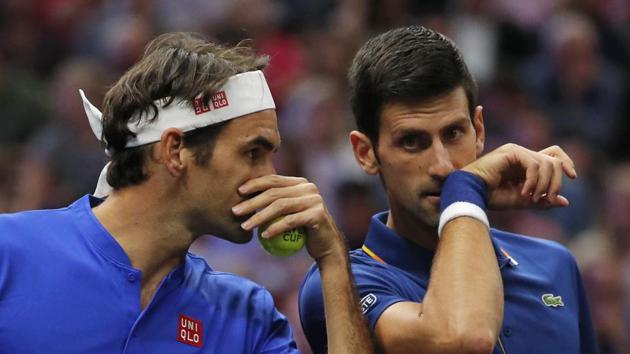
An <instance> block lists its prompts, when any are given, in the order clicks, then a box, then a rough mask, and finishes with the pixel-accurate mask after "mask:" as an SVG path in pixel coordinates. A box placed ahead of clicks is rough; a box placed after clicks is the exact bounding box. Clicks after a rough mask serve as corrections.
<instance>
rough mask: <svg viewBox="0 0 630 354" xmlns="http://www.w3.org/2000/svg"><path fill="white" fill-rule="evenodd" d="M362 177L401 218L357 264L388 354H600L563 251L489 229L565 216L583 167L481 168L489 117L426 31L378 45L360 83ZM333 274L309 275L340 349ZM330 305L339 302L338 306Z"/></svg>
mask: <svg viewBox="0 0 630 354" xmlns="http://www.w3.org/2000/svg"><path fill="white" fill-rule="evenodd" d="M349 79H350V87H351V91H350V96H351V105H352V109H353V112H354V115H355V119H356V123H357V126H358V131H353V132H352V133H351V134H350V142H351V144H352V148H353V150H354V155H355V157H356V160H357V162H358V164H359V166H360V167H361V168H362V169H363V171H365V172H366V173H368V174H370V175H378V176H379V177H380V179H381V181H382V184H383V187H384V189H385V192H386V196H387V199H388V202H389V210H388V211H386V212H383V213H380V214H376V215H375V216H374V217H373V218H372V221H371V225H370V228H369V231H368V233H367V237H366V240H365V243H364V245H363V247H362V248H361V249H358V250H354V251H352V253H351V267H352V272H353V274H354V277H355V281H356V284H357V288H358V291H359V295H360V297H361V307H362V311H363V313H364V315H365V317H366V318H367V320H368V323H369V327H370V330H371V332H372V336H373V338H374V339H375V342H376V343H377V344H378V347H379V349H381V350H382V351H383V352H384V353H405V354H411V353H424V354H429V353H440V354H445V353H495V354H499V353H503V354H505V353H510V354H515V353H517V354H518V353H522V354H526V353H530V354H531V353H536V354H544V353H550V354H551V353H554V354H557V353H563V354H577V353H594V352H595V341H594V334H593V329H592V326H591V318H590V314H589V308H588V304H587V302H586V299H585V295H584V289H583V287H582V282H581V279H580V274H579V271H578V268H577V266H576V263H575V261H574V259H573V257H572V256H571V254H570V253H569V252H568V251H567V250H566V249H565V248H564V247H562V246H561V245H559V244H557V243H554V242H550V241H545V240H542V239H536V238H531V237H527V236H523V235H516V234H512V233H508V232H504V231H500V230H496V229H491V228H490V227H489V225H490V224H489V222H488V218H487V216H486V213H485V211H486V210H487V209H488V208H493V209H506V208H517V207H518V208H549V207H564V206H567V205H568V203H569V202H568V200H567V199H566V198H564V197H563V196H562V195H561V194H560V192H561V187H562V179H563V177H564V176H565V175H566V176H568V177H570V178H575V177H577V175H576V172H575V169H574V166H573V162H572V161H571V159H570V158H569V157H568V156H567V155H566V154H565V153H564V151H562V149H561V148H559V147H557V146H553V147H549V148H547V149H545V150H543V151H540V152H536V151H531V150H528V149H526V148H524V147H521V146H517V145H514V144H508V145H505V146H502V147H500V148H498V149H497V150H495V151H492V152H490V153H488V154H487V155H485V156H483V157H481V158H479V157H480V156H481V152H482V150H483V146H484V138H485V131H484V122H483V110H482V107H481V106H478V105H477V103H476V90H477V88H476V85H475V82H474V81H473V79H472V77H471V75H470V73H469V72H468V69H467V67H466V64H465V63H464V61H463V59H462V56H461V55H460V53H459V52H458V50H457V48H456V47H455V45H454V44H453V42H451V40H449V39H448V38H446V37H445V36H443V35H441V34H439V33H437V32H435V31H432V30H430V29H427V28H424V27H421V26H410V27H405V28H398V29H394V30H390V31H388V32H386V33H383V34H381V35H378V36H376V37H374V38H372V39H370V40H368V41H367V43H365V45H364V46H363V47H362V48H361V49H360V50H359V52H358V53H357V54H356V56H355V58H354V61H353V64H352V67H351V69H350V73H349ZM322 280H323V278H322V274H321V272H320V271H319V270H318V268H317V267H316V266H314V267H312V268H311V269H310V271H309V272H308V274H307V276H306V279H305V280H304V283H303V285H302V288H301V291H300V316H301V320H302V324H303V327H304V331H305V333H306V336H307V338H308V340H309V342H310V344H311V346H312V348H313V350H314V352H315V353H324V352H325V351H326V348H329V346H328V345H330V344H332V342H329V341H328V342H327V333H326V321H325V311H324V309H325V304H324V302H323V299H325V296H323V297H322V291H321V290H320V287H321V285H322V284H323V282H322ZM324 295H325V294H324Z"/></svg>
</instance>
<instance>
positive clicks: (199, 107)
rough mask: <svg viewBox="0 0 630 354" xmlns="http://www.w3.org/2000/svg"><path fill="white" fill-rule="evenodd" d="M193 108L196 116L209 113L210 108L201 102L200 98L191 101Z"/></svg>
mask: <svg viewBox="0 0 630 354" xmlns="http://www.w3.org/2000/svg"><path fill="white" fill-rule="evenodd" d="M193 107H194V108H195V114H196V115H200V114H202V113H206V112H208V111H210V107H209V106H208V105H207V104H205V103H204V102H203V98H201V97H199V98H195V99H193Z"/></svg>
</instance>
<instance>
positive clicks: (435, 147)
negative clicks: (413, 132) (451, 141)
mask: <svg viewBox="0 0 630 354" xmlns="http://www.w3.org/2000/svg"><path fill="white" fill-rule="evenodd" d="M437 140H438V141H434V142H433V144H431V150H430V154H431V160H430V165H429V169H428V173H429V176H431V178H434V179H437V180H440V181H442V180H444V179H445V178H446V176H448V174H449V173H451V172H452V171H453V169H454V167H453V163H452V162H451V156H450V153H449V151H448V149H446V148H445V147H444V145H443V144H442V142H441V141H440V140H439V139H437Z"/></svg>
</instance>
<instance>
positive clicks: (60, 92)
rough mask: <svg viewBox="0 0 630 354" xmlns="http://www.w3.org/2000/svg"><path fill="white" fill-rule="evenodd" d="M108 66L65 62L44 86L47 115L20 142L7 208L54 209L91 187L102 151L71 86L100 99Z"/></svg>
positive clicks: (99, 165)
mask: <svg viewBox="0 0 630 354" xmlns="http://www.w3.org/2000/svg"><path fill="white" fill-rule="evenodd" d="M111 78H112V77H111V75H110V74H109V72H108V69H107V68H106V67H104V66H103V65H101V64H100V63H99V62H96V61H91V60H73V61H68V62H65V63H64V64H63V65H62V66H61V67H59V69H58V70H57V72H56V73H55V75H54V77H53V81H52V83H51V87H50V95H51V107H52V114H51V117H49V122H48V123H47V124H44V125H41V126H38V127H37V129H36V130H35V132H34V133H33V136H32V138H31V139H30V140H29V141H28V142H27V143H26V145H25V149H24V157H23V160H22V162H21V163H20V164H19V165H18V175H17V178H16V179H17V188H16V199H15V203H14V204H13V205H12V209H13V210H24V209H39V208H54V207H58V206H59V203H60V202H62V203H70V202H72V201H73V200H75V199H77V198H79V197H80V196H82V195H84V194H85V193H86V192H88V191H91V190H92V188H93V186H94V184H95V183H96V180H97V179H98V175H99V171H100V168H101V166H102V165H103V161H104V158H103V149H102V147H101V146H100V145H99V144H98V142H96V141H94V135H93V134H92V131H91V130H90V127H89V125H87V124H85V112H84V109H83V106H82V105H81V102H80V101H79V100H77V88H78V87H82V88H84V89H85V90H86V91H87V92H88V93H89V94H90V95H93V97H96V98H97V99H100V98H102V97H103V94H104V87H105V86H106V85H107V84H109V83H110V81H111Z"/></svg>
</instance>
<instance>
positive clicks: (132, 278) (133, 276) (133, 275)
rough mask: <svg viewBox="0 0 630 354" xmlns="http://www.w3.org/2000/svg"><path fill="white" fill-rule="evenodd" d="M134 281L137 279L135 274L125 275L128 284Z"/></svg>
mask: <svg viewBox="0 0 630 354" xmlns="http://www.w3.org/2000/svg"><path fill="white" fill-rule="evenodd" d="M136 279H138V277H137V276H136V274H135V273H133V272H131V273H128V274H127V280H128V281H129V282H130V283H134V282H135V281H136Z"/></svg>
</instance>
